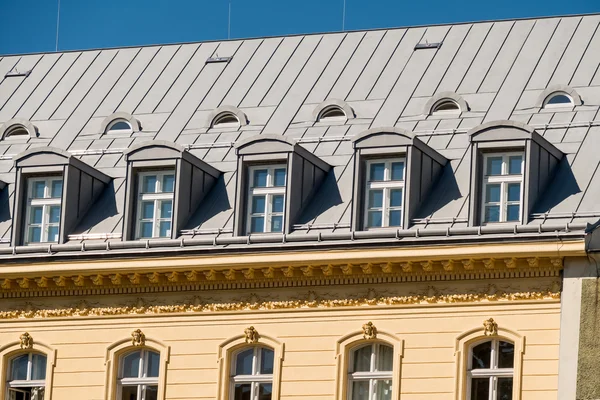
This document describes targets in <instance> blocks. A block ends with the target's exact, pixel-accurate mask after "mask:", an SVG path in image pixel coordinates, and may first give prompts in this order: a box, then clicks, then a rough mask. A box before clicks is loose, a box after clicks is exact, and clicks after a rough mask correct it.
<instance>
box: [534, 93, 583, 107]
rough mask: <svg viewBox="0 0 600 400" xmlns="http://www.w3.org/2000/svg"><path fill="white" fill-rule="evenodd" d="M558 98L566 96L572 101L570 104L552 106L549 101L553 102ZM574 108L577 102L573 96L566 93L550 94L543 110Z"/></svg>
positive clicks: (545, 100)
mask: <svg viewBox="0 0 600 400" xmlns="http://www.w3.org/2000/svg"><path fill="white" fill-rule="evenodd" d="M556 96H565V97H567V98H568V99H569V100H570V103H557V104H550V103H549V101H550V100H552V99H553V98H554V97H556ZM574 106H575V101H574V100H573V97H572V96H570V95H568V94H567V93H565V92H554V93H551V94H549V95H548V96H547V97H546V98H545V99H544V105H543V107H542V108H568V107H574Z"/></svg>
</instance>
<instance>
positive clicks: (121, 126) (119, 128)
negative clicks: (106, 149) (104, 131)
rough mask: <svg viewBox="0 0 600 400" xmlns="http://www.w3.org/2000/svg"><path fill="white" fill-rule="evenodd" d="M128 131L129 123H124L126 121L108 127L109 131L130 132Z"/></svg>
mask: <svg viewBox="0 0 600 400" xmlns="http://www.w3.org/2000/svg"><path fill="white" fill-rule="evenodd" d="M130 129H131V125H129V122H126V121H117V122H115V123H114V124H112V125H111V127H110V130H111V131H122V130H130Z"/></svg>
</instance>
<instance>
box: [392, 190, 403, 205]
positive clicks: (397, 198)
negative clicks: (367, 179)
mask: <svg viewBox="0 0 600 400" xmlns="http://www.w3.org/2000/svg"><path fill="white" fill-rule="evenodd" d="M390 207H402V189H392V190H390Z"/></svg>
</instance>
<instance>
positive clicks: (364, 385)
mask: <svg viewBox="0 0 600 400" xmlns="http://www.w3.org/2000/svg"><path fill="white" fill-rule="evenodd" d="M352 400H369V381H355V382H352Z"/></svg>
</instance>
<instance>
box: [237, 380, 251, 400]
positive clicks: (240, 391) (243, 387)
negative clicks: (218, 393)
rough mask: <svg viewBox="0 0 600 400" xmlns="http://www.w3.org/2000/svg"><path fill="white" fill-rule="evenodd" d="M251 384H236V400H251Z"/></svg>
mask: <svg viewBox="0 0 600 400" xmlns="http://www.w3.org/2000/svg"><path fill="white" fill-rule="evenodd" d="M250 392H251V390H250V384H249V383H243V384H240V383H236V385H235V389H234V395H233V399H234V400H250Z"/></svg>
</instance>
